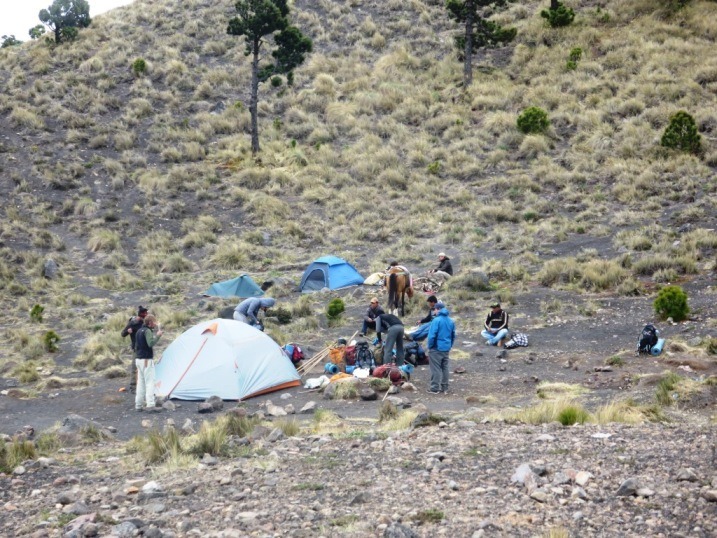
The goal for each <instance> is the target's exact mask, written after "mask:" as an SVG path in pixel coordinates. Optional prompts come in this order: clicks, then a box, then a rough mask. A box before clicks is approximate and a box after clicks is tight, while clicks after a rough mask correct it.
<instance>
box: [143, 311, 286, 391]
mask: <svg viewBox="0 0 717 538" xmlns="http://www.w3.org/2000/svg"><path fill="white" fill-rule="evenodd" d="M299 379H300V376H299V374H298V373H297V371H296V368H295V367H294V365H293V364H292V362H291V360H289V358H288V357H287V356H286V353H285V352H284V350H283V349H282V348H281V347H280V346H279V344H277V343H276V342H274V340H272V339H271V338H270V337H269V336H267V335H266V334H264V333H262V332H260V331H257V330H256V329H255V328H254V327H251V326H249V325H247V324H246V323H242V322H240V321H235V320H232V319H213V320H211V321H204V322H202V323H198V324H197V325H195V326H194V327H191V328H190V329H188V330H186V331H185V332H183V333H182V334H181V335H179V336H178V337H177V338H176V339H175V340H174V341H173V342H172V343H171V344H169V346H168V347H167V349H166V350H165V351H164V353H163V354H162V360H161V361H159V363H158V364H156V375H155V386H156V389H155V392H156V394H157V395H158V396H164V397H166V398H179V399H180V400H205V399H207V398H209V397H210V396H214V395H216V396H219V397H220V398H222V399H223V400H243V399H246V398H250V397H252V396H257V395H259V394H264V393H266V392H271V391H275V390H282V389H285V388H288V387H294V386H299V385H300V381H299Z"/></svg>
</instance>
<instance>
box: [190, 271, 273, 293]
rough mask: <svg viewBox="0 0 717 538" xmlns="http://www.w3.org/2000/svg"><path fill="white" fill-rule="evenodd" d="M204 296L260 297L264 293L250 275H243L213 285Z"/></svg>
mask: <svg viewBox="0 0 717 538" xmlns="http://www.w3.org/2000/svg"><path fill="white" fill-rule="evenodd" d="M204 295H209V296H211V297H246V298H249V297H260V296H262V295H264V292H263V291H262V290H261V288H260V287H259V286H257V285H256V282H254V281H253V280H252V279H251V277H250V276H249V275H241V276H238V277H236V278H232V279H231V280H226V281H224V282H217V283H216V284H212V285H211V286H210V287H209V289H208V290H207V291H205V292H204Z"/></svg>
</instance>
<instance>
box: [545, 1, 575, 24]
mask: <svg viewBox="0 0 717 538" xmlns="http://www.w3.org/2000/svg"><path fill="white" fill-rule="evenodd" d="M540 16H541V17H543V18H544V19H545V20H546V21H548V24H549V25H550V27H551V28H560V27H561V26H567V25H569V24H570V23H571V22H573V19H575V11H573V9H572V8H569V7H566V6H565V4H563V3H562V2H558V1H557V0H552V1H551V2H550V9H544V10H542V11H541V12H540Z"/></svg>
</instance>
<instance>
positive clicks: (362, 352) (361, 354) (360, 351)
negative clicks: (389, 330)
mask: <svg viewBox="0 0 717 538" xmlns="http://www.w3.org/2000/svg"><path fill="white" fill-rule="evenodd" d="M355 348H356V354H355V356H354V364H355V365H356V366H357V367H358V368H368V369H369V370H370V369H371V368H375V367H376V358H375V357H374V355H373V351H371V348H370V347H369V345H368V342H366V341H365V340H359V341H358V342H356V346H355ZM347 364H348V363H347Z"/></svg>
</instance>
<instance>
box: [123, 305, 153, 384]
mask: <svg viewBox="0 0 717 538" xmlns="http://www.w3.org/2000/svg"><path fill="white" fill-rule="evenodd" d="M148 313H149V310H148V309H147V308H145V307H144V306H142V305H139V308H138V309H137V315H136V316H132V317H131V318H129V321H127V325H126V326H125V328H124V329H122V332H120V335H121V336H122V338H125V337H126V336H127V335H129V339H130V348H131V349H132V355H133V356H134V351H135V347H136V338H137V331H139V330H140V329H141V328H142V325H144V318H145V317H146V316H147V314H148ZM136 386H137V368H136V367H135V365H134V363H130V365H129V391H130V392H134V389H135V387H136Z"/></svg>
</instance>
